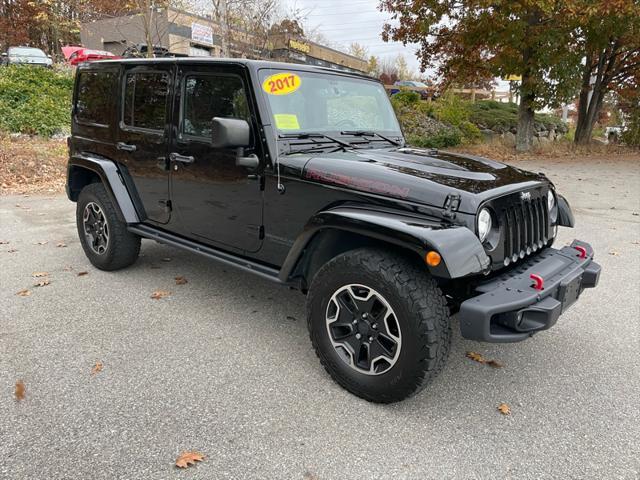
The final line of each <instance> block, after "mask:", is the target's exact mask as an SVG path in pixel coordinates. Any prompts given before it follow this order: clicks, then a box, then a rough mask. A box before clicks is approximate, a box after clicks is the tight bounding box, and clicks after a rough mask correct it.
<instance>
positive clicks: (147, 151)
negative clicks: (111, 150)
mask: <svg viewBox="0 0 640 480" xmlns="http://www.w3.org/2000/svg"><path fill="white" fill-rule="evenodd" d="M123 68H124V70H123V72H122V78H121V91H120V95H121V97H120V99H121V100H120V112H119V115H120V117H119V125H118V135H117V140H116V149H117V152H118V153H117V159H118V162H119V163H120V165H123V166H124V174H125V175H124V176H125V182H127V183H128V185H127V187H128V188H129V190H130V191H133V192H135V194H136V195H137V196H138V200H139V203H140V204H141V205H142V207H143V208H144V217H146V218H145V221H150V222H151V223H159V224H165V223H167V222H168V221H169V218H170V212H171V208H170V203H169V163H168V158H167V149H168V138H169V121H170V112H171V101H170V100H171V95H170V92H171V85H172V83H173V77H174V66H173V65H170V64H169V65H167V64H161V65H127V64H125V65H124V67H123Z"/></svg>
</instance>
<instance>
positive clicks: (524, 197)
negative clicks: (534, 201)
mask: <svg viewBox="0 0 640 480" xmlns="http://www.w3.org/2000/svg"><path fill="white" fill-rule="evenodd" d="M520 200H522V201H523V202H530V201H531V192H520Z"/></svg>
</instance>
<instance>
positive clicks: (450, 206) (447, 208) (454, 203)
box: [443, 193, 460, 218]
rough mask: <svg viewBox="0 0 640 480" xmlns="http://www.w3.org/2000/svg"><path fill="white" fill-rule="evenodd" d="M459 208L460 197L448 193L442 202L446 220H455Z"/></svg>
mask: <svg viewBox="0 0 640 480" xmlns="http://www.w3.org/2000/svg"><path fill="white" fill-rule="evenodd" d="M458 208H460V195H458V194H455V193H450V194H449V195H447V198H446V199H445V201H444V213H443V215H444V216H445V217H446V218H456V212H457V211H458Z"/></svg>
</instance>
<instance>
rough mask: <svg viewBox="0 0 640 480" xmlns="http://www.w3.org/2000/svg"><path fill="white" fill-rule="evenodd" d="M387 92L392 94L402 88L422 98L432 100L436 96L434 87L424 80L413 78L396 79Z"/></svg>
mask: <svg viewBox="0 0 640 480" xmlns="http://www.w3.org/2000/svg"><path fill="white" fill-rule="evenodd" d="M393 87H394V88H391V90H390V91H389V93H390V94H391V95H394V94H396V93H398V92H400V91H402V90H409V91H411V92H416V93H418V94H419V95H420V98H421V99H422V100H434V99H435V98H437V97H436V93H435V89H434V88H433V87H430V86H429V85H427V84H426V83H424V82H418V81H415V80H398V81H396V82H395V83H394V84H393Z"/></svg>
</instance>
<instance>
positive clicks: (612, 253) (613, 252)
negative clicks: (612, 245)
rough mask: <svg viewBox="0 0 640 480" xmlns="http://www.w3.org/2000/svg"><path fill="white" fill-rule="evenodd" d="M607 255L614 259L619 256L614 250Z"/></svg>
mask: <svg viewBox="0 0 640 480" xmlns="http://www.w3.org/2000/svg"><path fill="white" fill-rule="evenodd" d="M609 255H613V256H614V257H617V256H619V255H620V254H619V253H618V252H616V251H615V250H611V251H610V252H609Z"/></svg>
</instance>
